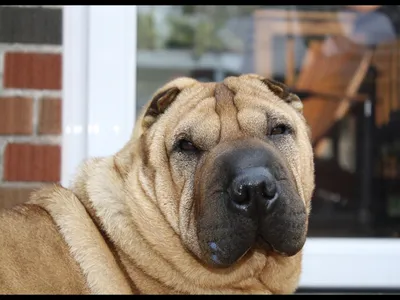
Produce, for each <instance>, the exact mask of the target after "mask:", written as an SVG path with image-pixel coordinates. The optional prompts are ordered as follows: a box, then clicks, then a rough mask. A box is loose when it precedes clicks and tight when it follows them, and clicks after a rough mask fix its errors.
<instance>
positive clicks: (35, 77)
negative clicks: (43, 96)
mask: <svg viewBox="0 0 400 300" xmlns="http://www.w3.org/2000/svg"><path fill="white" fill-rule="evenodd" d="M3 86H4V87H5V88H17V89H38V90H41V89H45V90H60V89H61V55H60V54H53V53H26V52H7V53H6V54H5V57H4V84H3Z"/></svg>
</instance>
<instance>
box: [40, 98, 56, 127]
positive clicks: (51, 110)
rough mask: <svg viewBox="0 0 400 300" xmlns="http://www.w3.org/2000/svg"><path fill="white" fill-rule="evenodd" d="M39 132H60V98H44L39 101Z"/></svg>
mask: <svg viewBox="0 0 400 300" xmlns="http://www.w3.org/2000/svg"><path fill="white" fill-rule="evenodd" d="M38 125H39V127H38V133H39V134H61V100H60V99H52V98H44V99H41V100H40V103H39V124H38Z"/></svg>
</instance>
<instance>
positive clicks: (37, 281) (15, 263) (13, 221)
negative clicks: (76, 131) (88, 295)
mask: <svg viewBox="0 0 400 300" xmlns="http://www.w3.org/2000/svg"><path fill="white" fill-rule="evenodd" d="M55 192H57V188H54V187H53V188H43V189H40V190H38V191H37V192H35V193H34V197H39V198H42V199H44V198H46V197H54V193H55ZM52 200H53V201H54V199H52ZM52 200H50V199H48V201H52ZM0 257H1V258H2V259H1V260H0V293H85V292H87V291H88V290H87V287H86V283H85V279H84V276H83V274H82V272H81V271H80V269H79V266H78V265H77V263H76V262H75V260H74V259H73V258H72V256H71V254H70V251H69V248H68V245H67V244H66V242H65V240H64V239H63V237H62V235H61V233H60V231H59V228H58V226H57V225H56V223H55V222H54V220H53V217H52V216H51V215H50V214H49V212H48V211H47V210H46V208H45V207H43V206H42V205H40V204H39V203H35V202H34V201H33V202H32V201H28V202H27V203H24V204H20V205H17V206H15V207H12V208H9V209H3V210H1V211H0ZM56 278H63V280H62V282H60V281H57V280H55V279H56Z"/></svg>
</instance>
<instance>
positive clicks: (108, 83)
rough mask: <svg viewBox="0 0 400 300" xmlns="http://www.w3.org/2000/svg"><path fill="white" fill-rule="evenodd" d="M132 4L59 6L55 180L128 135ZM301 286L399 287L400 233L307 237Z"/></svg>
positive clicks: (65, 179) (132, 93)
mask: <svg viewBox="0 0 400 300" xmlns="http://www.w3.org/2000/svg"><path fill="white" fill-rule="evenodd" d="M136 13H137V8H136V6H90V5H89V6H64V9H63V54H64V56H63V62H64V63H63V88H64V89H63V111H62V114H63V115H62V117H63V138H62V176H61V178H62V184H63V185H64V186H67V185H68V183H69V180H70V179H71V178H72V176H73V174H74V173H75V171H76V168H77V167H78V165H79V164H80V163H81V162H82V161H83V160H84V159H87V158H88V157H92V156H104V155H111V154H113V153H115V152H116V151H118V149H120V148H121V147H122V146H123V145H124V143H125V142H126V141H127V140H128V139H129V136H130V134H131V130H132V128H133V124H134V120H135V115H136V112H135V107H136V82H137V81H136V51H137V49H136ZM300 287H302V288H400V239H387V238H379V239H378V238H308V239H307V242H306V245H305V248H304V256H303V271H302V276H301V281H300Z"/></svg>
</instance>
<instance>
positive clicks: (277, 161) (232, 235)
mask: <svg viewBox="0 0 400 300" xmlns="http://www.w3.org/2000/svg"><path fill="white" fill-rule="evenodd" d="M226 147H227V148H228V149H229V150H227V149H226V148H225V149H224V151H222V150H221V151H220V153H222V154H221V155H216V156H215V157H214V158H213V159H212V161H211V162H208V163H207V162H206V163H205V165H204V166H203V168H200V170H201V171H200V172H203V173H204V174H205V175H204V176H200V178H202V179H201V180H200V181H201V182H200V183H199V185H200V189H198V190H197V191H196V192H197V196H196V197H200V198H201V199H200V201H199V203H200V204H199V205H200V207H199V208H198V210H197V211H198V216H197V218H198V220H197V221H198V222H197V223H198V228H197V231H198V237H199V241H200V245H201V247H202V252H203V253H204V256H205V260H206V261H207V262H208V263H210V264H212V265H215V266H229V265H232V264H233V263H235V262H236V261H238V260H239V259H240V258H241V257H242V256H244V255H245V254H246V252H247V251H248V250H250V249H251V248H254V247H257V246H259V247H262V248H263V249H264V250H266V251H267V252H268V251H274V252H276V253H279V254H281V255H287V256H291V255H294V254H296V253H298V252H299V251H300V250H301V248H302V247H303V245H304V242H305V236H306V231H307V214H306V209H305V205H304V203H303V201H302V199H301V198H300V196H299V193H298V192H297V188H296V185H295V183H294V179H293V176H292V175H291V173H290V172H289V170H288V168H287V167H286V165H285V162H284V160H283V159H282V158H281V157H280V156H279V153H278V152H277V151H276V150H274V148H273V146H271V145H266V144H265V143H261V142H258V143H254V142H252V143H251V142H247V143H242V144H239V145H238V144H235V143H233V144H232V145H228V146H226ZM208 168H211V170H210V169H208ZM209 174H213V176H209Z"/></svg>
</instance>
